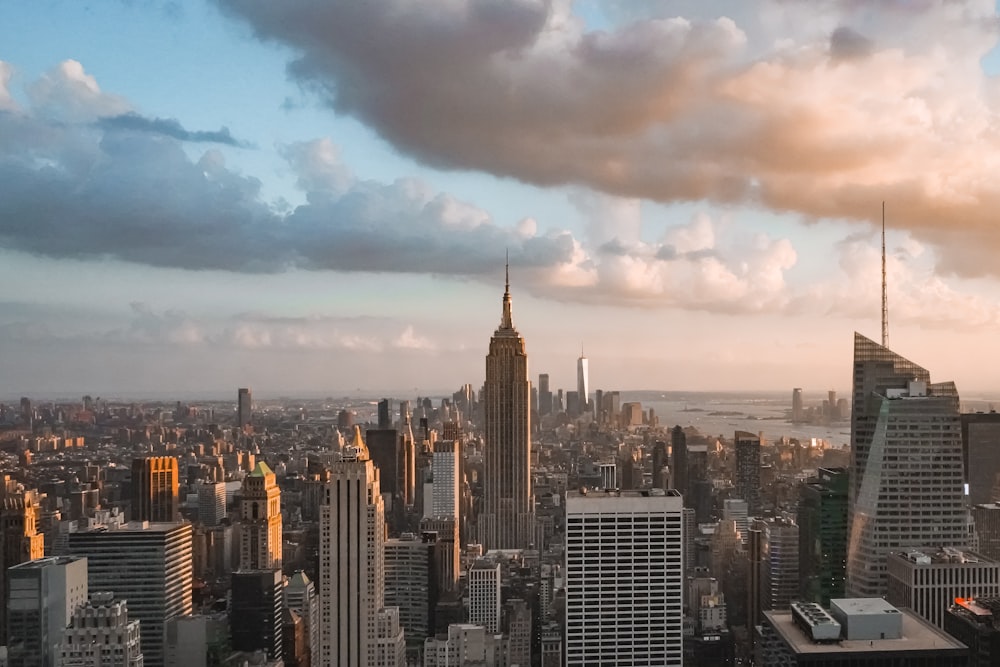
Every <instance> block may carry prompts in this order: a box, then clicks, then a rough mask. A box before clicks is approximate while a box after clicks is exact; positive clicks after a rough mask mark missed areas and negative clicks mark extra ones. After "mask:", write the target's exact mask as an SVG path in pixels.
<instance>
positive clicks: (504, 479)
mask: <svg viewBox="0 0 1000 667" xmlns="http://www.w3.org/2000/svg"><path fill="white" fill-rule="evenodd" d="M530 399H531V381H530V380H529V379H528V354H527V352H526V351H525V347H524V338H522V337H521V334H520V333H518V331H517V329H515V328H514V322H513V320H512V317H511V297H510V280H509V277H508V280H507V283H506V288H505V290H504V294H503V313H502V315H501V318H500V326H499V327H498V328H497V330H496V331H495V332H494V333H493V337H492V338H491V339H490V351H489V354H488V355H486V383H485V384H484V385H483V410H484V423H485V427H484V439H485V442H484V444H483V449H484V452H483V459H484V460H483V474H484V480H483V505H482V511H481V512H480V514H479V519H478V524H479V526H478V528H479V541H480V542H481V543H482V544H483V546H484V548H486V549H487V550H490V549H527V548H528V547H529V546H531V545H532V544H533V543H534V541H535V538H534V533H535V521H534V517H535V514H534V498H533V496H532V493H531V405H530Z"/></svg>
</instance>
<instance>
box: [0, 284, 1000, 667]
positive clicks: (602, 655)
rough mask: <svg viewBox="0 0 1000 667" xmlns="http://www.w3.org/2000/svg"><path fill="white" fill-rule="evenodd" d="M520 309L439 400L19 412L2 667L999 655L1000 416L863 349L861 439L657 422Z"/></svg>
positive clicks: (722, 662)
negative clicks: (560, 359) (549, 347)
mask: <svg viewBox="0 0 1000 667" xmlns="http://www.w3.org/2000/svg"><path fill="white" fill-rule="evenodd" d="M501 306H502V309H501V318H500V323H499V326H498V327H497V328H496V330H495V332H494V334H493V336H492V338H491V340H490V344H489V349H488V354H487V356H486V368H485V380H484V382H483V385H482V387H481V388H480V389H479V390H474V389H473V386H472V385H471V384H469V385H465V386H464V387H462V388H461V389H460V390H459V391H457V392H455V393H454V394H453V395H452V396H450V397H447V398H444V399H440V400H438V401H432V400H431V399H429V398H418V399H417V400H416V401H414V402H411V401H409V400H401V401H393V400H390V399H383V400H381V401H378V402H377V403H376V402H368V401H350V400H348V399H343V400H341V401H336V400H333V399H326V400H317V401H297V402H293V401H287V400H286V401H274V402H258V403H256V404H255V403H254V401H253V397H252V394H251V391H250V390H249V389H247V388H241V389H239V390H238V392H237V400H236V405H235V409H234V407H233V403H232V402H218V403H211V402H207V403H203V404H200V405H186V404H183V403H176V404H174V405H160V404H153V405H150V404H145V405H139V404H127V403H120V402H114V401H107V400H103V399H100V398H97V399H94V398H92V397H89V396H87V397H84V399H83V401H82V402H75V401H74V402H51V403H45V404H43V405H34V404H33V403H32V401H31V400H30V399H28V398H25V399H22V401H21V402H20V404H19V405H17V406H0V427H2V430H0V465H2V466H3V470H4V472H5V475H4V477H3V479H2V484H0V559H2V563H3V568H4V573H5V574H4V576H3V577H0V594H2V599H3V604H2V605H0V639H2V641H0V646H3V647H4V648H3V649H2V650H0V664H7V665H10V666H11V667H15V666H17V667H20V666H28V665H32V666H35V665H37V666H39V667H49V666H57V667H77V666H79V667H83V666H97V665H121V666H123V667H125V666H127V667H143V666H145V667H160V666H166V665H169V666H178V667H200V666H202V665H204V666H206V667H207V666H209V665H250V664H253V665H267V666H271V667H274V666H277V665H285V666H287V667H333V666H357V667H362V666H369V665H378V666H385V667H390V666H391V667H403V666H404V665H405V666H409V665H424V666H428V667H445V666H447V667H461V666H470V667H472V666H475V667H514V666H520V667H528V666H537V667H557V666H559V667H561V666H562V665H566V666H567V667H569V666H574V665H581V666H582V665H631V666H633V667H638V666H645V665H648V666H653V665H656V666H664V665H676V666H680V665H687V666H695V667H697V666H698V665H712V666H713V667H715V666H719V667H724V666H726V665H732V666H735V665H749V664H761V665H770V664H774V665H839V664H843V665H882V664H893V665H898V666H899V667H905V666H907V665H930V664H935V665H966V664H972V665H986V664H991V665H995V664H1000V648H998V647H1000V622H997V621H996V620H995V616H996V615H997V614H1000V602H998V600H1000V504H998V503H997V501H998V500H1000V482H998V480H1000V476H998V475H1000V456H997V452H998V448H1000V419H998V418H997V417H998V415H996V414H993V413H988V414H984V413H972V414H962V412H961V410H960V404H959V396H958V392H957V390H956V388H955V386H954V385H953V384H952V383H932V382H931V378H930V374H929V372H928V371H927V370H925V369H923V368H921V367H920V366H918V365H916V364H914V363H912V362H910V361H908V360H906V359H904V358H902V357H900V356H899V355H897V354H895V353H894V352H892V351H891V350H889V349H888V348H887V347H886V346H884V345H879V344H877V343H875V342H874V341H871V340H868V339H867V338H865V337H863V336H860V335H856V336H855V349H854V366H853V378H852V379H853V386H852V395H851V401H850V405H848V404H847V401H845V400H844V399H837V398H836V395H835V394H833V393H832V392H831V394H830V395H829V396H828V397H827V399H826V401H825V402H824V403H823V404H822V405H821V406H806V405H805V404H804V401H803V396H802V392H801V390H798V389H796V390H795V391H794V392H793V397H792V410H791V414H790V417H791V421H793V422H804V421H822V422H830V421H838V420H846V419H848V418H849V419H850V424H851V443H850V447H846V446H842V447H838V446H832V445H831V443H827V442H824V441H815V440H813V441H808V442H801V441H798V440H794V439H788V438H776V439H772V440H768V439H767V438H765V437H764V436H763V434H761V433H752V432H748V431H745V430H736V431H735V432H734V433H733V435H732V437H731V438H730V437H727V436H723V435H708V434H704V433H700V432H698V431H697V430H696V429H694V428H690V427H688V428H683V427H681V426H674V427H672V428H667V427H661V426H660V424H659V421H658V417H657V415H656V414H655V413H654V411H653V410H652V409H643V406H642V404H641V403H639V402H638V401H632V400H626V401H624V402H623V401H622V400H621V399H622V394H621V393H620V392H617V391H603V390H596V391H591V388H590V378H589V365H588V360H587V359H586V358H585V357H583V356H582V354H581V357H580V358H579V359H578V360H577V368H576V371H577V373H576V380H577V382H576V387H575V390H574V391H568V392H565V393H564V392H563V391H562V390H555V391H553V388H552V387H551V385H550V381H549V376H548V375H546V374H542V375H539V377H538V385H537V387H535V386H533V385H532V382H531V376H530V375H529V370H528V355H527V348H526V343H525V339H524V338H523V337H522V336H521V334H520V333H519V332H518V330H517V329H516V328H515V326H514V321H513V313H512V299H511V294H510V289H509V284H508V286H507V289H506V290H505V292H504V295H503V299H502V304H501ZM3 660H5V661H6V663H3Z"/></svg>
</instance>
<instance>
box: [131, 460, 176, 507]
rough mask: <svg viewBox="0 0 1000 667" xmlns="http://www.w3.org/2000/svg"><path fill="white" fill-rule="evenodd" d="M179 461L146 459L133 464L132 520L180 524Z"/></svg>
mask: <svg viewBox="0 0 1000 667" xmlns="http://www.w3.org/2000/svg"><path fill="white" fill-rule="evenodd" d="M178 480H179V477H178V469H177V457H175V456H146V457H143V458H138V459H133V460H132V520H133V521H153V522H164V521H177V520H178V519H179V518H180V505H179V500H178V497H177V488H178Z"/></svg>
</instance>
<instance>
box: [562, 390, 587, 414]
mask: <svg viewBox="0 0 1000 667" xmlns="http://www.w3.org/2000/svg"><path fill="white" fill-rule="evenodd" d="M582 412H583V408H582V407H581V405H580V394H578V393H577V392H575V391H567V392H566V414H567V415H569V416H570V417H579V416H580V414H581V413H582Z"/></svg>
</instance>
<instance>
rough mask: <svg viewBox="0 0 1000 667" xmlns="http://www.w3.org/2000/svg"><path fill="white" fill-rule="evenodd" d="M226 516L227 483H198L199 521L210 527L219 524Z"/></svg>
mask: <svg viewBox="0 0 1000 667" xmlns="http://www.w3.org/2000/svg"><path fill="white" fill-rule="evenodd" d="M225 517H226V483H225V482H205V483H203V484H199V485H198V522H199V523H201V525H203V526H206V527H208V528H213V527H215V526H218V525H219V523H220V522H221V521H222V520H223V519H224V518H225Z"/></svg>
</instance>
